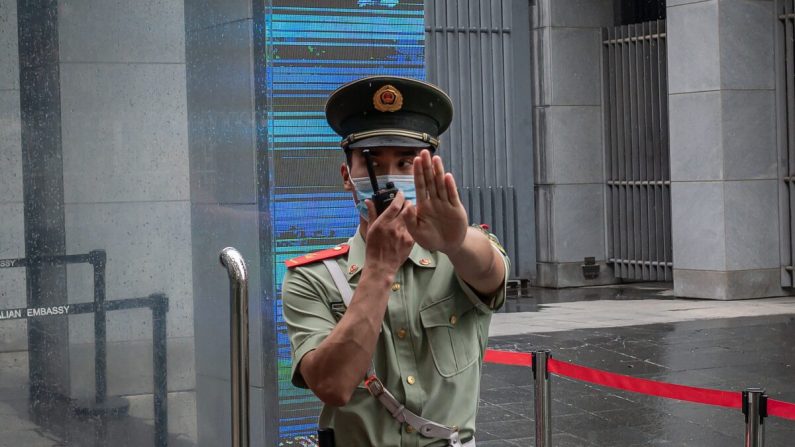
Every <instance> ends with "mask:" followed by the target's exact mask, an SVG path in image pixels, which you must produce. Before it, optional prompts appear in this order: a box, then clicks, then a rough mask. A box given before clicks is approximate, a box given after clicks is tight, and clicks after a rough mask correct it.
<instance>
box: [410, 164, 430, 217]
mask: <svg viewBox="0 0 795 447" xmlns="http://www.w3.org/2000/svg"><path fill="white" fill-rule="evenodd" d="M413 166H414V190H415V191H416V192H417V205H419V204H421V203H423V202H425V201H426V200H428V188H427V187H426V186H425V174H424V172H423V168H422V157H421V156H420V155H418V156H417V157H415V158H414V165H413Z"/></svg>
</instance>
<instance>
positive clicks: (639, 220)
mask: <svg viewBox="0 0 795 447" xmlns="http://www.w3.org/2000/svg"><path fill="white" fill-rule="evenodd" d="M603 40H604V51H603V66H604V77H603V79H604V104H605V108H604V111H605V115H604V123H605V151H606V157H605V160H606V163H605V166H606V176H607V177H606V178H607V200H606V202H607V213H606V214H607V219H608V224H607V241H608V245H607V246H608V259H609V262H610V263H612V264H613V266H614V268H615V275H616V277H618V278H624V279H631V280H647V281H670V280H671V279H672V273H671V270H672V267H673V264H672V249H671V181H670V180H671V170H670V163H669V152H668V85H667V84H668V83H667V64H666V53H665V51H666V45H665V21H664V20H658V21H652V22H644V23H637V24H632V25H624V26H618V27H614V28H605V29H604V31H603Z"/></svg>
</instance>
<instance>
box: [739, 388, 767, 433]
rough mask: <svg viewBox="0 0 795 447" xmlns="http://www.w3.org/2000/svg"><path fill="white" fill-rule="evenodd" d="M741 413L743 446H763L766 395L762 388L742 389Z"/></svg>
mask: <svg viewBox="0 0 795 447" xmlns="http://www.w3.org/2000/svg"><path fill="white" fill-rule="evenodd" d="M743 414H744V415H745V447H764V445H765V425H764V423H765V417H766V416H767V395H766V394H765V390H764V389H762V388H746V389H745V391H743Z"/></svg>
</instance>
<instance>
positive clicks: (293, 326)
mask: <svg viewBox="0 0 795 447" xmlns="http://www.w3.org/2000/svg"><path fill="white" fill-rule="evenodd" d="M282 313H283V316H284V321H285V323H286V324H287V334H288V336H289V337H290V346H291V347H292V360H293V363H292V369H291V381H292V383H293V385H295V386H297V387H299V388H308V386H307V385H306V382H305V381H304V378H303V377H302V376H301V371H300V370H299V368H298V365H300V363H301V359H303V358H304V356H305V355H306V354H307V353H308V352H309V351H312V350H313V349H316V348H317V347H318V345H320V343H321V342H322V341H323V340H324V339H325V338H326V337H327V336H328V335H329V334H330V333H331V331H332V329H334V326H335V325H336V324H337V321H336V320H335V318H334V315H333V314H332V313H331V309H330V308H329V305H328V304H327V302H326V301H325V299H324V295H323V291H322V290H321V288H320V287H318V286H317V284H316V283H315V282H313V281H312V280H311V279H310V278H309V277H308V276H307V275H306V273H304V272H302V271H301V268H297V269H293V270H288V271H287V274H286V275H285V277H284V283H283V285H282Z"/></svg>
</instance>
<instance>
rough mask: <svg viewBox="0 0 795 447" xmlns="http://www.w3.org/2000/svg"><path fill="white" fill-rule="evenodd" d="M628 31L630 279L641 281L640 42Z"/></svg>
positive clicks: (633, 29)
mask: <svg viewBox="0 0 795 447" xmlns="http://www.w3.org/2000/svg"><path fill="white" fill-rule="evenodd" d="M630 31H631V34H632V37H635V39H633V40H632V43H631V47H630V49H631V54H630V60H631V61H632V65H633V66H632V70H631V71H630V72H629V77H630V91H631V92H632V96H631V97H630V100H631V103H630V109H631V112H632V180H633V182H635V183H634V184H633V186H632V235H633V244H632V245H633V248H634V250H633V253H632V260H633V261H635V262H636V264H634V265H635V267H634V269H633V270H634V275H633V278H632V279H642V278H643V264H642V263H638V261H640V259H641V258H642V255H641V247H642V246H643V240H642V237H641V223H642V219H643V216H642V215H641V200H642V191H641V187H640V186H639V185H638V184H637V182H638V181H639V180H640V150H641V143H640V136H641V135H640V129H641V124H640V110H639V109H640V98H639V96H640V80H641V79H640V73H639V67H638V65H639V64H640V57H639V55H638V50H639V48H640V45H641V43H640V42H641V41H640V40H638V39H637V38H638V37H639V36H640V32H639V31H638V24H637V23H636V24H634V25H631V26H630Z"/></svg>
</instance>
